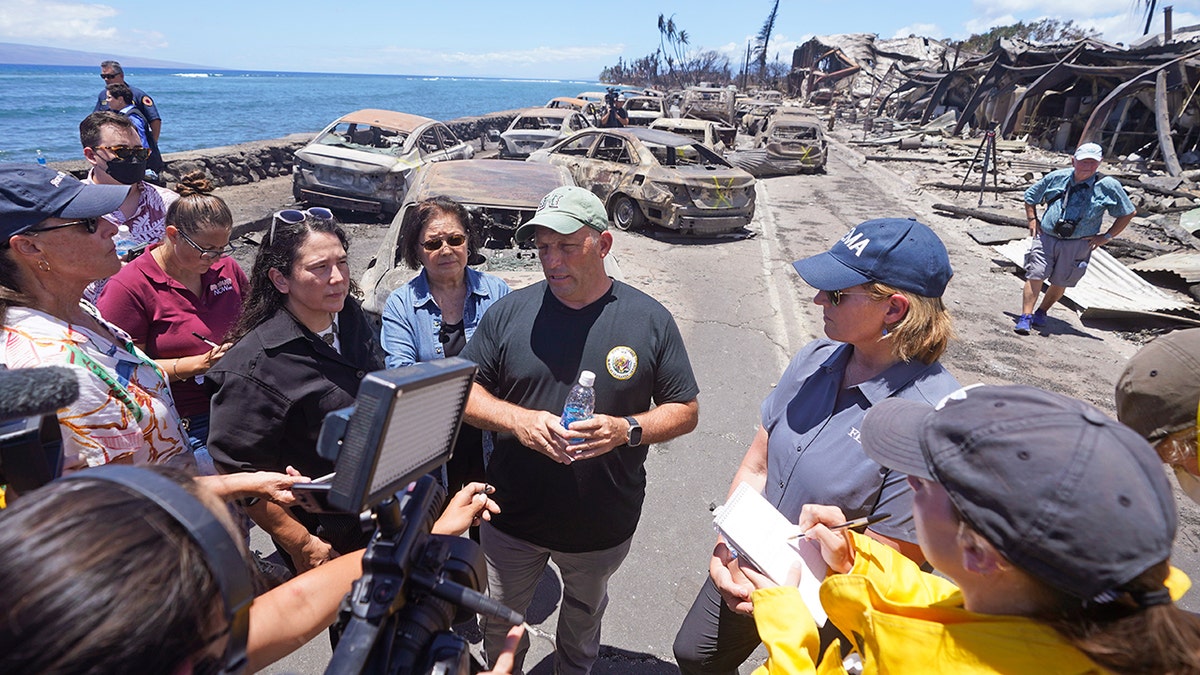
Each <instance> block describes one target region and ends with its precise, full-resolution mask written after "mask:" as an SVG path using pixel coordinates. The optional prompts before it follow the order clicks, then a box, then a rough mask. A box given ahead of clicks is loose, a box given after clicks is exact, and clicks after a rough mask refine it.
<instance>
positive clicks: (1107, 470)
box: [748, 386, 1200, 674]
mask: <svg viewBox="0 0 1200 675" xmlns="http://www.w3.org/2000/svg"><path fill="white" fill-rule="evenodd" d="M862 440H863V448H864V450H865V451H866V452H867V454H868V455H869V456H870V457H871V458H872V459H874V460H875V461H877V462H879V463H880V464H882V465H883V466H885V467H888V468H891V469H895V470H898V471H902V472H904V473H906V474H908V475H909V482H910V483H911V484H912V487H913V491H914V498H913V513H914V517H915V521H916V525H917V535H918V539H919V542H920V544H921V549H922V551H923V552H924V553H925V555H926V556H927V558H928V560H929V561H930V563H932V564H933V565H934V566H935V567H936V568H937V569H938V570H939V571H940V572H941V573H942V574H944V575H945V576H946V577H948V578H949V579H950V581H947V580H946V579H943V578H941V577H937V576H934V575H931V574H927V573H924V572H922V571H920V569H919V568H918V567H917V566H916V565H915V564H914V563H912V562H911V561H909V560H907V559H905V558H904V557H902V556H900V555H897V554H896V553H895V552H894V551H892V550H891V549H889V548H887V547H884V546H881V545H879V544H877V543H875V542H874V541H872V540H870V539H868V538H866V537H863V536H861V535H857V534H853V533H849V532H847V531H845V530H843V531H840V532H834V531H831V530H830V529H829V528H828V526H830V525H834V524H837V523H841V522H843V517H842V514H841V511H840V510H838V509H837V508H836V507H831V506H816V505H808V506H805V507H804V511H803V512H802V514H801V516H800V523H799V524H800V527H801V528H802V529H804V530H805V531H806V533H807V534H806V537H807V539H809V540H813V541H815V542H816V543H817V544H819V546H820V548H821V553H822V556H823V557H824V558H825V561H826V563H827V564H828V565H829V568H830V571H831V572H837V573H840V574H835V575H832V576H830V577H829V578H828V579H826V580H825V581H824V583H823V584H822V585H821V604H822V605H823V606H824V608H825V610H826V612H827V613H828V615H829V618H830V620H832V621H833V622H834V624H835V625H836V626H837V627H838V628H839V629H840V630H841V632H842V633H843V634H844V635H846V636H848V639H849V640H850V641H851V642H852V645H851V647H852V650H853V652H854V653H855V654H857V656H858V658H859V659H861V661H862V672H863V673H864V674H872V673H923V674H924V673H956V674H958V673H970V674H974V673H1014V674H1016V673H1021V674H1024V673H1071V674H1084V673H1107V672H1113V673H1200V619H1197V618H1196V617H1194V616H1192V615H1190V614H1188V613H1186V612H1184V611H1183V610H1181V609H1179V608H1177V607H1176V606H1175V605H1174V602H1173V598H1178V597H1179V596H1181V595H1182V594H1183V593H1184V591H1186V590H1187V588H1188V586H1189V582H1188V580H1187V578H1186V577H1185V576H1184V575H1183V574H1182V573H1181V572H1179V571H1178V570H1175V569H1173V568H1171V567H1170V565H1169V564H1168V562H1167V560H1168V557H1169V556H1170V553H1171V544H1172V541H1173V539H1174V535H1175V527H1176V514H1175V503H1174V497H1173V494H1172V490H1171V485H1170V483H1169V482H1168V481H1167V478H1166V475H1165V473H1164V471H1163V469H1162V466H1161V464H1160V463H1159V459H1158V457H1157V455H1156V454H1155V453H1154V450H1153V449H1152V448H1151V447H1150V446H1149V445H1148V444H1147V443H1146V442H1145V441H1144V440H1142V439H1141V437H1139V436H1138V434H1137V433H1135V432H1134V431H1132V430H1131V429H1129V428H1128V427H1125V426H1123V425H1121V424H1119V423H1117V422H1115V421H1113V420H1111V419H1109V418H1108V417H1107V416H1106V415H1104V413H1102V412H1101V411H1099V410H1098V409H1096V408H1093V407H1092V406H1090V405H1088V404H1085V403H1082V402H1080V401H1076V400H1074V399H1071V398H1068V397H1065V396H1061V395H1058V394H1052V393H1049V392H1045V391H1042V390H1039V389H1035V388H1032V387H1024V386H976V387H968V388H966V389H963V390H960V391H959V392H956V393H955V394H952V395H951V396H949V397H947V399H946V400H945V401H943V402H942V403H940V404H939V405H938V406H937V407H936V408H933V409H931V408H930V407H929V406H927V405H924V404H922V403H917V402H913V401H906V400H899V399H893V400H888V401H883V402H880V403H879V404H877V405H876V406H875V407H873V408H872V409H871V411H870V412H868V413H867V416H866V418H865V420H864V421H863V427H862ZM748 575H749V576H751V579H752V581H754V583H755V585H756V586H757V587H758V590H756V591H755V592H754V598H753V600H754V618H755V622H756V624H757V626H758V630H759V633H760V634H761V635H762V637H763V641H764V643H765V644H766V645H767V650H768V653H769V659H768V662H767V664H766V665H765V666H764V667H763V668H762V669H760V671H759V672H769V673H772V674H774V673H844V672H846V670H845V669H844V667H843V662H842V660H841V659H840V658H839V656H840V655H839V652H838V651H837V649H836V646H835V647H830V649H829V650H827V651H826V653H825V657H824V658H823V659H822V660H821V661H820V665H819V666H818V665H817V663H818V658H817V657H818V653H817V650H818V644H819V641H818V637H817V629H816V625H815V624H814V622H813V620H812V617H811V615H810V614H809V612H808V609H807V608H806V607H805V606H804V603H803V601H802V600H801V599H800V596H799V593H798V592H797V591H796V589H795V588H794V587H792V586H789V585H784V586H776V585H775V584H774V583H773V582H772V581H771V580H770V579H767V578H766V577H764V576H762V575H760V574H756V573H754V572H753V571H751V572H749V573H748Z"/></svg>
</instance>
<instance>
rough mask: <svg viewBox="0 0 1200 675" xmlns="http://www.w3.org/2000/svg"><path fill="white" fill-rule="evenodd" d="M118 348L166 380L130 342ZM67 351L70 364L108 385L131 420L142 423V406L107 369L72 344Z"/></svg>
mask: <svg viewBox="0 0 1200 675" xmlns="http://www.w3.org/2000/svg"><path fill="white" fill-rule="evenodd" d="M101 325H103V324H101ZM120 346H122V347H124V348H125V351H127V352H129V353H130V354H132V355H133V356H135V357H137V359H138V361H140V362H141V363H143V364H144V365H148V366H150V367H151V368H153V369H154V372H155V373H156V374H157V375H158V376H159V377H162V378H163V379H164V380H165V379H166V378H165V376H164V375H163V372H162V371H161V370H160V369H159V367H158V364H157V363H155V362H153V361H151V360H149V359H147V358H145V357H143V356H142V355H141V354H139V353H138V350H137V347H136V346H134V344H133V343H132V342H129V341H128V340H126V341H125V342H124V344H122V345H120ZM67 351H69V352H71V356H72V360H71V362H72V363H75V364H79V365H81V366H83V367H84V368H86V369H87V370H88V371H89V372H91V374H93V375H95V376H96V377H98V378H100V381H101V382H103V383H104V384H106V385H108V390H109V391H110V392H112V395H113V396H115V397H116V398H117V400H118V401H120V402H121V403H123V404H124V405H125V407H126V408H127V409H128V410H129V413H130V414H131V415H133V419H134V420H136V421H137V422H139V423H140V422H141V421H142V418H143V417H145V411H143V410H142V406H141V405H139V404H138V402H137V401H135V400H134V399H133V394H130V393H129V390H128V389H126V388H125V386H124V385H122V384H121V383H120V382H117V380H116V379H115V378H113V376H112V374H111V373H109V372H108V369H107V368H105V367H104V366H102V365H100V364H99V363H96V360H95V359H93V358H92V357H90V356H88V355H87V354H86V353H84V352H83V350H81V349H80V348H79V347H76V346H75V345H74V344H73V343H68V344H67Z"/></svg>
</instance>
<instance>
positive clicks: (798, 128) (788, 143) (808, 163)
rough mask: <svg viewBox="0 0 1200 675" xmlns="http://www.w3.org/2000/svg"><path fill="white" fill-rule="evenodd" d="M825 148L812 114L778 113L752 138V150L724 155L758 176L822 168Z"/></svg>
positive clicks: (822, 129) (817, 124)
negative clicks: (753, 140) (753, 141)
mask: <svg viewBox="0 0 1200 675" xmlns="http://www.w3.org/2000/svg"><path fill="white" fill-rule="evenodd" d="M826 157H827V148H826V141H825V130H824V128H823V126H822V124H821V120H819V119H817V118H816V117H813V116H811V115H795V114H782V113H780V114H777V115H775V116H774V117H772V118H771V120H770V121H769V122H768V123H767V128H766V129H763V130H762V131H761V132H760V133H759V135H758V136H757V137H756V138H755V143H754V149H752V150H745V151H739V152H734V153H730V154H729V155H727V156H726V159H728V160H729V161H730V162H732V163H733V165H734V166H739V167H741V168H743V169H745V170H746V171H749V172H750V173H751V174H753V175H754V176H757V177H763V176H777V175H781V174H792V173H815V172H821V171H824V170H825V159H826Z"/></svg>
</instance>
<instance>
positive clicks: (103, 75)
mask: <svg viewBox="0 0 1200 675" xmlns="http://www.w3.org/2000/svg"><path fill="white" fill-rule="evenodd" d="M118 77H120V75H117V74H116V73H100V79H102V80H115V79H117V78H118Z"/></svg>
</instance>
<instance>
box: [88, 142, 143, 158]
mask: <svg viewBox="0 0 1200 675" xmlns="http://www.w3.org/2000/svg"><path fill="white" fill-rule="evenodd" d="M92 149H93V150H105V151H107V152H109V153H111V154H112V155H113V156H114V157H116V158H117V159H119V160H122V161H129V160H131V159H146V158H148V157H149V156H150V149H149V148H143V147H142V146H140V145H97V146H95V147H93V148H92Z"/></svg>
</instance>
